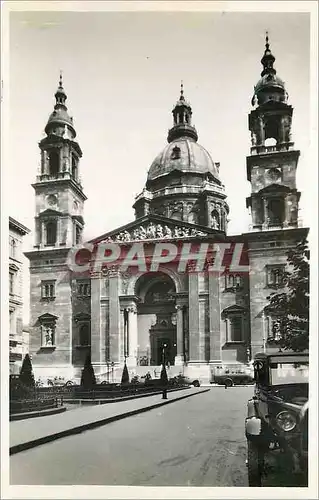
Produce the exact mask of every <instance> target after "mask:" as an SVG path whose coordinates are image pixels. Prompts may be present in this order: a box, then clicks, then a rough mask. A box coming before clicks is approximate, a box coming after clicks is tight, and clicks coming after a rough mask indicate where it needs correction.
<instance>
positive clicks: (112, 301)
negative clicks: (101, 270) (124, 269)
mask: <svg viewBox="0 0 319 500" xmlns="http://www.w3.org/2000/svg"><path fill="white" fill-rule="evenodd" d="M108 274H109V308H110V310H109V320H110V324H109V325H110V327H109V332H110V333H109V335H110V361H114V362H115V363H119V361H120V333H121V331H120V323H121V318H120V301H119V291H120V278H119V274H118V270H117V269H114V270H113V269H112V270H111V269H110V270H109V272H108Z"/></svg>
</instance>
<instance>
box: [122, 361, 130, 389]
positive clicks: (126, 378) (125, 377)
mask: <svg viewBox="0 0 319 500" xmlns="http://www.w3.org/2000/svg"><path fill="white" fill-rule="evenodd" d="M129 381H130V376H129V374H128V369H127V366H126V363H124V368H123V373H122V379H121V384H128V383H129Z"/></svg>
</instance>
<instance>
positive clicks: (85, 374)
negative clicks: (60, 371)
mask: <svg viewBox="0 0 319 500" xmlns="http://www.w3.org/2000/svg"><path fill="white" fill-rule="evenodd" d="M95 385H96V379H95V374H94V369H93V366H92V363H91V356H90V355H88V356H87V357H86V360H85V363H84V367H83V370H82V376H81V386H82V388H84V389H92V388H93V387H94V386H95Z"/></svg>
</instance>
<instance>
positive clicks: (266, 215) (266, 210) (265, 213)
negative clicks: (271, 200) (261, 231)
mask: <svg viewBox="0 0 319 500" xmlns="http://www.w3.org/2000/svg"><path fill="white" fill-rule="evenodd" d="M263 204H264V222H263V225H264V226H265V227H266V228H268V207H267V198H263Z"/></svg>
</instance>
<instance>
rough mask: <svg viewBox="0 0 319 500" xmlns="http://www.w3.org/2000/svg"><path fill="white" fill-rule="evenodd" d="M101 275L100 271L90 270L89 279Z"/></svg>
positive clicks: (97, 277)
mask: <svg viewBox="0 0 319 500" xmlns="http://www.w3.org/2000/svg"><path fill="white" fill-rule="evenodd" d="M101 277H102V273H101V272H100V271H90V278H91V279H100V278H101Z"/></svg>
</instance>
